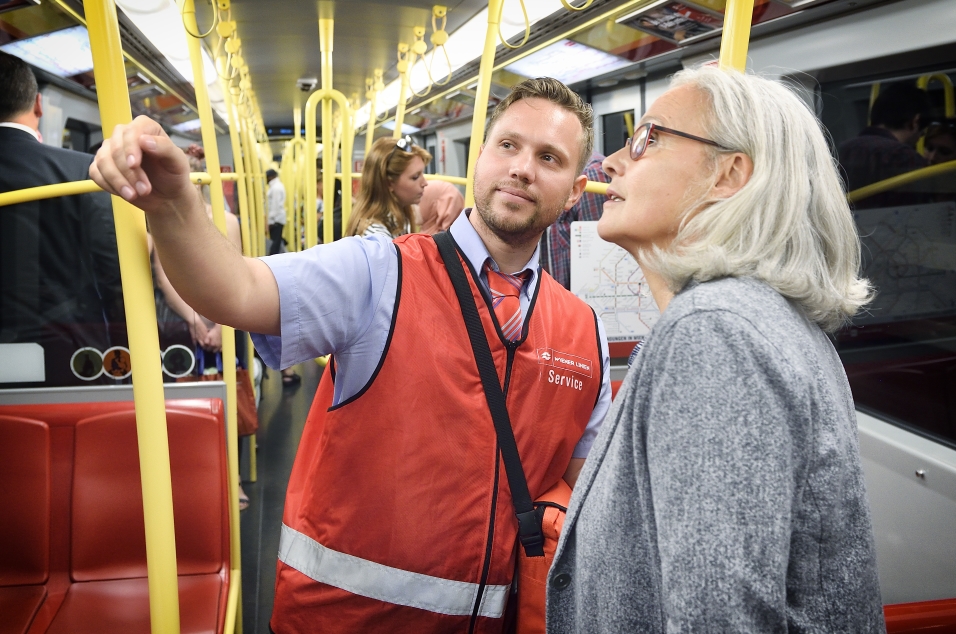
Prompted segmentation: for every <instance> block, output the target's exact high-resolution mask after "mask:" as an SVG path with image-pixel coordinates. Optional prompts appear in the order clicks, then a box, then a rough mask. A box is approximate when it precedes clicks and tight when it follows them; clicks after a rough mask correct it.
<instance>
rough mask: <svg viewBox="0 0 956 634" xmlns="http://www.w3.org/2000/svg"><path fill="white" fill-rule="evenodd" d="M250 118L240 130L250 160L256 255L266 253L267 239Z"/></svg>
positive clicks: (250, 198)
mask: <svg viewBox="0 0 956 634" xmlns="http://www.w3.org/2000/svg"><path fill="white" fill-rule="evenodd" d="M249 125H250V124H249V120H248V119H244V120H243V121H242V123H241V124H240V126H239V131H240V133H241V134H242V138H243V145H244V146H245V148H246V149H245V151H246V161H248V172H247V174H248V178H249V188H248V190H247V191H248V193H249V200H250V205H249V211H250V213H251V214H252V219H253V220H254V222H255V227H254V228H253V229H252V236H253V239H254V243H255V248H256V255H257V256H260V255H265V244H264V242H265V239H264V238H263V236H264V234H265V228H264V227H263V226H262V191H261V188H260V183H259V169H258V164H257V161H258V158H257V156H256V151H255V144H254V143H253V142H252V139H251V136H250V133H249Z"/></svg>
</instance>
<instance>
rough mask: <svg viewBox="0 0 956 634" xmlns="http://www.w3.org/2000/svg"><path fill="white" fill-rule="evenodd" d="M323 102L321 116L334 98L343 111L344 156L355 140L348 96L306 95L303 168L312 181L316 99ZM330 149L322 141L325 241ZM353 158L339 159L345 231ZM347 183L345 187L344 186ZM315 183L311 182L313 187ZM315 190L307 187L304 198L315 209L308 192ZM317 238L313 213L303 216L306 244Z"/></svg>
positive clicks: (327, 237) (327, 236)
mask: <svg viewBox="0 0 956 634" xmlns="http://www.w3.org/2000/svg"><path fill="white" fill-rule="evenodd" d="M320 101H321V102H322V106H323V108H322V109H323V117H324V116H325V115H324V110H325V105H326V104H328V106H329V110H331V109H332V107H331V106H332V101H335V102H336V103H337V104H338V106H339V108H340V109H341V111H342V113H343V114H342V122H343V127H344V129H343V139H344V142H343V147H342V152H343V155H345V156H348V157H351V156H352V145H353V142H354V140H355V134H354V130H352V107H351V106H350V105H349V101H348V99H346V98H345V95H343V94H342V93H341V92H339V91H338V90H326V89H324V88H323V89H321V90H316V91H315V92H314V93H312V94H311V95H310V96H309V100H308V101H307V102H306V104H305V152H306V154H305V166H306V170H307V171H308V173H309V180H310V182H312V183H315V170H316V167H315V161H316V156H315V155H316V147H315V140H316V139H315V109H316V107H317V106H318V103H319V102H320ZM327 131H328V130H327V128H326V126H325V122H324V121H323V123H322V133H323V135H324V134H325V133H326V132H327ZM331 154H332V150H331V144H328V145H326V144H325V143H324V142H323V144H322V169H323V172H324V176H323V180H322V189H323V196H326V198H325V201H326V202H325V205H326V207H325V209H326V212H327V213H326V214H325V216H324V217H325V221H323V223H322V224H323V231H322V234H323V235H322V240H323V242H325V243H326V244H328V243H330V242H332V237H333V235H332V213H331V212H332V201H333V199H332V192H331V187H330V186H329V184H330V183H331V182H332V181H333V180H334V179H335V176H336V174H335V169H334V165H330V163H331V162H332V160H333V159H332V156H331ZM352 178H353V176H352V161H351V159H350V160H348V161H345V160H343V161H342V184H343V186H342V229H343V231H344V230H345V227H346V223H347V222H348V217H349V214H351V213H352V187H351V183H352ZM346 184H348V186H347V187H346V186H345V185H346ZM314 187H315V186H314V185H313V188H314ZM312 191H314V189H311V188H310V189H309V190H308V191H307V192H306V193H307V194H308V198H307V199H306V200H307V202H306V205H307V206H308V205H311V207H310V208H311V209H315V194H313V193H311V192H312ZM317 239H318V236H317V235H316V228H315V214H314V213H313V214H307V215H306V243H307V244H308V245H309V246H310V247H311V246H315V241H316V240H317Z"/></svg>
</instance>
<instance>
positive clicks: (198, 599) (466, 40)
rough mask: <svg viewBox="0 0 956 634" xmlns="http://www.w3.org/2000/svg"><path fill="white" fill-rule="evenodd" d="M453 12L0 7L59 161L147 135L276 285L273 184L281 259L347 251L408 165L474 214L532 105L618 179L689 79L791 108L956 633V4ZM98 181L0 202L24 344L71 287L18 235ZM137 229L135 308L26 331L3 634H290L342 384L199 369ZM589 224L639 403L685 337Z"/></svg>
mask: <svg viewBox="0 0 956 634" xmlns="http://www.w3.org/2000/svg"><path fill="white" fill-rule="evenodd" d="M435 1H439V2H440V1H441V0H429V1H427V2H426V1H424V0H338V1H336V0H317V1H315V2H300V1H297V0H271V1H270V2H261V1H256V0H208V1H207V0H115V2H113V0H86V1H83V0H0V51H3V52H5V53H9V54H11V55H13V56H16V57H19V58H21V59H22V60H24V61H26V62H27V63H28V64H29V65H30V67H31V69H32V70H33V73H34V75H35V76H36V78H37V82H38V87H39V93H40V95H41V99H42V117H41V118H40V120H39V136H40V138H42V143H44V144H47V145H52V146H55V147H57V148H66V149H69V150H72V151H74V152H78V153H87V154H93V153H95V151H96V150H97V149H98V148H99V146H100V145H101V144H102V142H103V139H104V136H106V137H108V136H109V135H110V132H111V130H112V129H113V127H114V126H116V125H117V124H122V123H127V122H128V121H129V120H130V119H131V117H136V116H139V115H146V116H148V117H150V118H152V119H154V120H155V121H157V122H159V124H161V126H162V127H163V129H164V130H165V131H166V133H167V134H168V135H169V136H170V138H171V139H172V140H173V142H174V143H175V144H176V145H178V146H180V147H181V148H183V150H184V151H186V153H187V154H189V155H190V157H191V165H193V168H192V172H193V173H192V174H191V178H192V179H193V182H194V183H196V184H197V185H199V186H200V187H201V188H204V189H205V196H206V201H207V204H208V205H209V206H210V209H211V211H210V213H211V217H212V218H213V220H214V221H215V222H216V224H217V226H218V227H219V228H220V230H221V231H225V230H226V225H227V223H226V217H227V216H228V215H232V217H233V218H234V219H235V220H238V224H239V227H240V232H239V233H240V236H239V237H238V238H237V240H240V241H241V248H242V251H243V253H244V254H245V255H247V256H252V257H257V256H262V255H266V253H267V247H268V246H269V245H270V244H271V243H272V242H273V241H272V240H271V239H270V233H269V227H268V224H269V220H268V218H267V216H266V213H267V212H266V209H267V190H268V188H269V185H268V180H269V178H270V176H269V175H268V174H267V172H268V171H269V170H274V171H275V172H276V173H277V178H278V179H279V180H280V181H281V183H282V184H283V185H284V187H285V191H286V192H287V197H286V199H285V201H286V202H285V210H286V212H287V218H288V221H287V222H286V224H285V225H284V228H283V229H282V231H283V233H282V238H281V240H282V242H283V244H284V246H283V249H284V250H285V251H301V250H305V249H309V248H312V247H315V245H316V244H318V243H330V242H332V241H335V240H338V239H339V238H341V236H342V233H343V227H346V226H347V224H348V219H349V214H350V213H351V211H352V209H353V208H354V205H355V202H356V195H357V193H358V191H359V185H360V176H361V173H362V167H363V163H364V158H365V156H366V155H367V154H368V153H369V152H370V150H371V147H372V143H373V141H374V140H376V139H380V138H383V137H384V138H393V139H395V140H396V143H398V142H399V141H401V140H402V139H403V138H405V137H406V135H407V136H408V137H410V138H411V140H412V142H413V143H414V144H415V145H417V146H419V147H421V148H424V149H426V150H427V151H428V153H429V154H430V155H431V162H430V163H428V164H427V165H426V166H425V173H426V178H427V179H428V180H429V182H434V181H445V182H450V183H452V184H453V185H454V186H455V187H456V188H458V189H459V191H460V193H461V194H462V195H463V198H464V200H465V206H466V207H468V206H470V205H471V204H473V192H472V191H471V182H470V179H471V176H472V175H473V173H474V166H475V161H476V158H477V155H478V152H479V150H480V147H481V142H482V136H483V133H484V130H485V123H486V118H487V116H488V115H490V113H491V110H492V109H493V107H494V106H495V105H496V104H497V103H499V102H500V101H501V100H502V99H504V98H505V96H506V95H507V94H508V92H509V91H510V89H511V88H512V87H513V86H515V85H516V84H518V83H519V82H521V81H523V80H524V79H526V78H534V77H543V76H546V77H554V78H556V79H558V80H561V81H562V82H564V83H565V84H567V85H568V86H569V87H570V88H571V89H572V90H574V91H575V92H577V93H578V94H579V95H580V96H581V97H582V98H583V99H584V101H586V102H587V103H589V104H591V106H592V107H593V111H594V138H595V144H594V149H595V151H596V152H597V153H599V154H602V155H604V156H609V155H611V154H613V153H614V152H617V151H618V150H619V149H621V148H622V147H624V146H625V144H626V143H627V142H628V140H629V139H630V137H631V136H632V135H633V134H634V130H635V123H636V122H638V121H639V120H640V119H641V117H642V115H643V114H644V112H645V111H646V110H647V109H648V108H649V107H650V105H651V104H652V103H653V102H654V100H655V99H656V98H657V97H659V96H660V95H661V94H663V93H664V92H665V91H666V90H667V87H668V81H669V78H670V77H671V76H672V75H674V73H676V72H677V71H679V70H681V69H683V68H689V67H694V66H697V65H700V64H705V63H710V62H714V63H717V62H718V60H719V63H720V64H721V65H723V64H725V63H730V64H731V65H732V66H734V67H736V68H738V69H740V70H743V69H746V70H747V71H748V72H752V73H757V74H760V75H762V76H764V77H770V78H773V79H777V80H779V81H781V82H784V83H786V84H788V85H789V86H790V87H792V88H793V89H794V90H796V91H797V93H798V94H799V95H800V96H801V97H802V98H803V100H804V101H805V102H806V103H807V104H808V105H809V106H810V108H811V109H812V110H813V112H814V113H815V114H816V115H817V117H818V118H819V120H820V121H821V122H822V124H823V126H824V127H825V130H826V132H827V133H828V136H829V141H830V143H831V149H832V151H833V155H834V158H835V159H840V160H841V167H842V168H843V170H844V175H845V178H846V180H847V182H846V190H847V195H848V200H849V204H850V208H851V210H852V214H853V218H854V221H855V223H856V226H857V229H858V232H859V235H860V239H861V241H862V253H863V262H862V267H863V271H862V275H863V276H864V277H866V278H868V279H869V280H870V281H871V282H872V283H873V284H874V286H875V287H876V290H877V295H876V299H875V300H874V302H873V303H872V304H870V305H869V306H868V308H867V309H866V310H865V311H864V312H862V313H860V314H859V315H858V316H857V317H856V318H854V319H853V321H852V323H850V324H848V325H847V326H845V327H844V328H842V329H840V330H839V331H838V332H837V333H836V334H834V335H833V336H832V337H831V340H832V343H833V345H834V347H835V348H836V350H837V352H838V353H839V356H840V359H841V360H842V362H843V365H844V369H845V372H846V375H847V378H848V380H849V384H850V387H851V389H852V393H853V398H854V401H855V407H856V417H857V423H858V432H859V447H860V452H861V455H862V463H863V469H864V472H865V478H866V487H867V493H868V496H869V502H870V509H871V514H872V521H873V530H874V535H875V540H876V550H877V564H878V570H879V581H880V591H881V593H882V600H883V604H884V614H885V617H886V624H887V630H888V631H890V632H952V631H956V539H954V535H956V97H954V88H953V83H954V81H956V2H953V1H952V0H679V1H678V0H574V1H571V0H491V1H490V2H489V1H488V0H447V2H446V3H445V4H444V5H436V4H433V2H435ZM741 16H743V19H741ZM725 55H727V58H726V59H729V60H735V61H731V62H725ZM734 56H736V57H734ZM903 85H906V86H915V87H917V88H918V89H920V90H921V91H923V93H924V94H925V97H926V106H925V108H924V114H923V116H922V118H921V121H920V123H919V125H917V126H916V128H918V129H916V130H915V131H914V134H913V135H912V136H911V138H910V139H909V140H908V141H907V143H909V144H910V145H912V147H913V148H915V151H916V153H918V154H919V155H921V157H918V158H917V159H916V160H914V161H913V162H911V164H909V165H906V166H900V165H895V166H889V167H888V168H887V171H883V172H881V174H882V175H881V176H879V177H870V178H867V179H866V180H861V179H862V178H863V176H860V177H859V178H857V177H856V176H854V174H860V173H862V172H861V170H862V171H866V169H864V168H860V166H856V168H860V169H856V168H855V167H853V166H851V165H848V164H844V161H843V157H842V154H841V153H842V151H843V150H841V148H844V147H847V144H848V143H850V142H852V141H853V140H854V139H856V138H857V137H858V135H860V134H861V131H863V132H865V130H868V129H870V128H869V127H868V126H870V125H871V124H872V123H873V121H872V118H873V116H874V114H875V113H874V108H873V105H874V103H876V102H877V100H878V98H879V96H880V95H881V94H883V93H885V91H887V90H891V89H893V88H894V87H898V86H903ZM0 90H6V87H4V86H0ZM399 147H401V146H399ZM7 151H8V150H7V149H6V148H4V147H2V146H0V153H6V152H7ZM877 167H878V166H877ZM869 168H872V169H870V173H875V172H879V170H878V169H876V168H875V167H874V166H869ZM869 168H868V169H869ZM855 169H856V171H854V170H855ZM87 178H88V177H86V176H83V177H77V178H75V179H74V180H73V181H70V182H62V181H52V180H51V181H50V182H48V183H42V184H41V185H42V186H35V185H30V186H29V187H23V188H13V189H14V190H15V191H11V190H10V188H7V189H5V190H0V192H2V193H0V245H2V247H0V248H2V252H0V260H2V263H3V268H2V271H3V277H4V279H0V291H2V295H3V296H4V297H3V299H2V301H0V313H2V314H7V315H12V314H18V315H21V313H22V314H26V313H23V310H22V308H20V307H18V306H17V305H16V302H18V301H20V302H23V301H25V302H26V303H27V304H29V303H30V299H29V297H27V298H26V299H24V293H28V292H29V289H30V288H37V286H38V285H37V283H36V280H35V279H34V281H33V283H32V286H31V283H30V282H22V280H21V281H18V280H14V279H7V276H8V275H9V276H11V278H12V277H13V276H15V275H21V274H22V275H26V276H29V275H33V276H34V278H35V277H36V276H37V275H43V274H44V271H46V270H47V269H43V268H41V269H39V271H40V272H39V273H38V272H37V269H31V271H32V272H31V271H25V270H24V267H23V266H21V265H20V264H18V263H22V262H28V261H32V260H31V258H33V260H35V259H36V253H38V252H39V251H42V248H41V246H38V245H37V244H35V243H31V241H30V239H28V238H27V237H25V236H26V235H27V234H25V233H22V232H19V233H18V229H17V227H18V226H19V225H17V224H13V223H11V222H3V221H4V220H5V219H7V218H12V217H13V213H14V212H13V211H12V210H17V209H20V210H24V209H26V210H27V212H24V213H36V214H41V213H47V212H44V211H38V210H40V209H46V208H45V207H40V206H36V205H39V204H40V203H39V202H37V201H43V200H55V199H56V198H57V197H61V196H77V195H81V194H90V193H92V192H95V191H98V189H99V188H98V187H97V186H96V185H95V184H94V183H93V182H92V181H90V180H87ZM3 182H4V181H3V178H2V175H0V184H2V183H3ZM606 187H607V186H606V185H604V184H602V183H591V184H590V185H589V188H588V191H593V192H595V193H599V194H603V192H604V191H605V189H606ZM113 201H114V202H113V205H114V206H113V213H114V214H115V219H116V221H115V222H116V226H115V233H116V244H117V248H118V256H117V258H118V266H119V267H120V268H119V270H121V272H122V276H121V277H122V298H124V300H125V308H123V309H122V310H118V311H115V313H113V314H109V315H107V314H106V312H103V314H102V319H99V315H97V316H96V318H95V319H93V320H92V321H93V323H75V324H69V325H68V326H63V325H59V326H58V325H57V324H56V323H55V321H56V319H55V316H52V317H51V316H49V315H47V316H45V317H44V320H46V322H48V323H46V325H45V326H42V327H39V328H37V329H35V330H29V329H26V328H25V326H23V323H22V319H21V321H17V320H16V319H14V318H10V319H5V321H4V328H3V329H2V330H0V517H2V519H0V634H14V633H16V634H40V633H43V632H124V633H127V632H128V633H133V632H147V631H153V632H180V631H182V632H223V631H225V632H234V631H235V632H239V631H245V632H255V633H261V634H268V633H269V632H270V629H269V619H270V616H271V613H272V608H273V586H274V584H275V580H276V560H277V552H278V549H279V540H280V527H281V524H282V517H283V507H284V504H285V499H286V486H287V483H288V481H289V478H290V473H291V471H292V465H293V459H294V458H295V455H296V449H297V447H298V444H299V439H300V437H301V436H302V434H303V429H304V427H305V421H306V417H307V415H308V413H309V410H310V407H311V405H312V402H313V396H314V395H315V394H316V389H317V386H318V385H319V382H320V379H321V377H322V376H323V373H324V372H328V371H329V369H328V368H327V367H326V364H327V359H325V358H320V359H316V360H314V361H309V362H305V363H302V364H299V365H297V366H295V367H294V368H293V372H292V373H289V372H280V371H278V370H273V369H268V368H266V367H265V366H264V365H263V364H262V363H261V361H260V359H258V357H257V354H256V351H255V350H254V346H253V345H252V343H251V339H250V338H249V336H248V335H247V333H244V332H240V331H233V329H232V328H229V327H226V326H223V327H221V330H220V331H219V336H221V356H220V357H219V359H220V361H218V362H216V361H212V360H211V357H212V356H214V355H213V354H210V353H208V352H207V354H206V355H203V354H202V351H203V349H202V347H201V346H198V345H197V334H196V333H197V330H196V329H197V328H199V326H197V325H196V324H194V323H189V322H187V321H185V320H184V319H183V318H181V317H180V316H178V315H176V314H173V312H174V309H172V308H171V307H170V304H169V303H167V302H165V301H161V295H162V292H161V290H160V287H161V284H160V283H159V282H154V281H153V278H154V276H156V278H157V279H158V276H157V273H156V270H155V266H151V264H150V263H151V261H152V260H153V258H152V256H151V252H150V246H149V243H148V242H147V239H146V222H145V219H144V216H143V213H142V212H139V211H138V210H137V209H136V208H135V207H133V206H132V205H130V204H129V203H126V202H125V201H123V200H122V199H120V198H119V197H115V196H114V197H113ZM31 210H32V211H31ZM317 210H320V211H317ZM135 212H138V213H135ZM16 213H21V212H16ZM5 214H6V216H5ZM112 217H113V216H111V218H112ZM53 222H54V223H55V222H56V221H53ZM594 224H596V223H593V222H583V223H580V226H576V227H573V228H572V232H574V233H573V235H574V236H575V240H576V241H577V246H576V247H575V246H573V245H572V247H571V249H572V252H571V260H572V264H571V273H570V290H571V291H572V292H573V293H575V294H576V295H578V296H579V297H581V298H582V299H584V300H585V301H587V302H588V303H589V304H590V305H591V306H592V307H593V308H594V310H595V311H596V312H597V313H598V314H599V315H600V316H601V319H602V320H603V322H604V324H605V327H606V329H607V336H608V341H609V344H610V357H611V380H612V385H614V386H615V388H616V387H617V386H619V385H620V382H621V381H622V380H623V379H624V377H625V374H626V372H627V367H628V363H627V361H628V357H629V356H630V355H631V353H632V351H633V350H634V348H635V345H636V344H638V342H640V341H641V340H642V339H643V338H644V337H645V336H646V335H647V334H648V333H649V332H650V329H651V327H653V325H654V323H655V321H656V320H657V318H659V317H660V311H659V310H657V309H656V307H655V306H653V301H650V302H648V301H646V300H647V297H648V293H647V289H646V286H642V284H643V282H642V278H641V275H640V269H639V267H637V264H636V263H635V262H634V261H633V260H631V259H630V258H629V256H627V255H626V254H625V255H623V256H622V255H621V254H623V253H624V252H623V250H620V248H619V247H613V248H612V246H611V245H608V244H607V243H604V242H603V241H601V240H600V239H599V238H597V234H596V233H595V232H594V230H593V225H594ZM589 226H590V227H591V229H592V230H591V232H590V233H589V232H588V228H589ZM582 244H584V245H585V246H584V247H582V246H581V245H582ZM575 249H577V250H575ZM614 249H617V251H615V250H614ZM52 257H56V254H53V256H52ZM65 261H66V260H64V262H65ZM18 267H19V268H18ZM76 286H77V288H76V289H74V290H77V292H79V291H80V290H82V289H80V288H79V287H80V286H82V285H81V284H79V283H78V284H77V285H76ZM24 289H27V290H26V291H25V290H24ZM101 291H102V289H99V288H98V289H96V293H97V294H98V295H102V292H101ZM61 292H63V293H65V295H64V297H65V298H66V296H67V295H68V294H69V292H70V291H69V289H68V288H65V289H62V290H61ZM642 293H643V295H642ZM640 297H643V298H644V300H645V301H643V302H640V301H636V299H635V298H638V299H639V298H640ZM67 299H68V298H66V299H64V301H67ZM37 301H39V300H37ZM37 301H34V304H36V303H37ZM649 304H650V305H649ZM193 313H194V314H195V311H193ZM21 317H22V315H21ZM200 319H201V318H200ZM216 328H219V327H218V326H214V325H213V324H212V323H211V322H209V324H208V325H203V326H202V328H201V330H202V332H203V333H208V332H212V331H213V330H214V329H216ZM28 331H29V332H28ZM31 333H32V334H31ZM232 357H236V358H237V359H238V364H237V367H236V368H233V367H232V365H233V364H231V363H222V362H221V359H230V358H232ZM150 359H155V360H157V361H161V363H156V362H153V361H151V360H150ZM217 363H218V365H217ZM133 368H135V372H134V371H133ZM201 379H205V380H201ZM240 496H241V497H242V500H241V501H240Z"/></svg>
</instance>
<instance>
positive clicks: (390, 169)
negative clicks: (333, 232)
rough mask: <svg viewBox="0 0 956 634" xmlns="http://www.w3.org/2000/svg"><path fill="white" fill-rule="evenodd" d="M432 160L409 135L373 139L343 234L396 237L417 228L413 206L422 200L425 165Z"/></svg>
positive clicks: (424, 183)
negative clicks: (359, 188)
mask: <svg viewBox="0 0 956 634" xmlns="http://www.w3.org/2000/svg"><path fill="white" fill-rule="evenodd" d="M431 160H432V155H431V154H429V153H428V152H427V151H426V150H424V149H422V148H420V147H418V146H417V145H415V144H414V143H413V142H412V138H411V137H410V136H405V137H402V138H401V139H398V140H395V139H392V138H382V139H379V140H377V141H375V143H374V144H372V151H371V152H369V154H368V157H367V158H366V159H365V166H364V167H363V168H362V189H361V190H359V194H358V198H357V200H356V203H355V209H353V210H352V216H351V218H349V224H348V227H347V228H346V231H345V235H347V236H362V237H368V236H373V235H383V236H388V237H391V238H397V237H398V236H400V235H403V234H406V233H412V232H414V231H416V230H417V227H416V226H415V213H414V208H413V207H412V205H417V204H418V202H419V201H420V200H421V199H422V193H424V191H425V186H426V185H427V183H426V182H425V165H427V164H428V163H429V162H430V161H431Z"/></svg>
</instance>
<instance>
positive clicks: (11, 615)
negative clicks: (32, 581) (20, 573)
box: [0, 586, 46, 634]
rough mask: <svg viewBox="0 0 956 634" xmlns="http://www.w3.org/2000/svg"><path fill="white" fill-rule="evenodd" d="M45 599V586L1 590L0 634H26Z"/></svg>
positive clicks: (11, 587) (15, 587)
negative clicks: (0, 616)
mask: <svg viewBox="0 0 956 634" xmlns="http://www.w3.org/2000/svg"><path fill="white" fill-rule="evenodd" d="M45 598H46V588H44V587H43V586H9V587H6V588H0V615H2V617H3V618H0V634H25V632H26V631H27V628H28V627H30V623H32V622H33V618H34V617H35V616H36V613H37V610H39V609H40V604H41V603H43V600H44V599H45Z"/></svg>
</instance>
